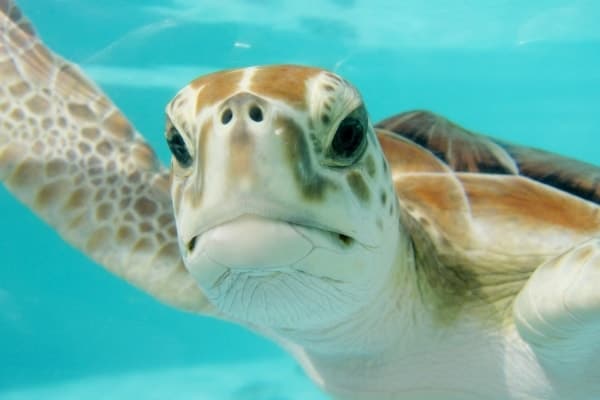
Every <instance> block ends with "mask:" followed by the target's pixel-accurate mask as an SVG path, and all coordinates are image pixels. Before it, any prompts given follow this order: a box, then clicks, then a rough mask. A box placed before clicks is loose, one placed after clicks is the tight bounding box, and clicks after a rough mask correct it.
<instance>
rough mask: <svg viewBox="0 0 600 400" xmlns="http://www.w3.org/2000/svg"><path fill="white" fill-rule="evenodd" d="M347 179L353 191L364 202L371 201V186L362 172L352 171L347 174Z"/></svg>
mask: <svg viewBox="0 0 600 400" xmlns="http://www.w3.org/2000/svg"><path fill="white" fill-rule="evenodd" d="M346 180H347V181H348V185H350V189H352V193H354V195H355V196H356V197H358V199H359V200H360V201H362V202H364V203H366V202H368V201H369V198H370V195H371V192H369V187H368V186H367V184H366V183H365V180H364V179H363V177H362V175H361V174H360V173H358V172H357V171H352V172H350V173H349V174H348V175H346Z"/></svg>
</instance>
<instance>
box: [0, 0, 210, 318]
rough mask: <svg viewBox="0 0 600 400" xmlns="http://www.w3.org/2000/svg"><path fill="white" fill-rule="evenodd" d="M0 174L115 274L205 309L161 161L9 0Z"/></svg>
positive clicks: (1, 9)
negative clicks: (187, 263)
mask: <svg viewBox="0 0 600 400" xmlns="http://www.w3.org/2000/svg"><path fill="white" fill-rule="evenodd" d="M0 180H1V181H2V182H3V183H4V184H5V185H6V187H7V188H8V189H9V190H10V191H11V192H12V193H13V194H14V195H15V196H16V197H18V198H19V199H20V200H21V201H23V202H24V203H25V204H27V205H28V206H29V207H30V208H31V209H32V210H33V211H35V212H36V213H37V214H38V215H39V216H40V217H41V218H43V219H44V220H45V221H47V222H48V223H49V224H51V225H52V226H53V227H54V228H56V230H57V231H58V232H59V233H60V234H61V236H62V237H63V238H64V239H65V240H67V241H68V242H70V243H71V244H73V245H74V246H75V247H77V248H79V249H81V250H82V251H84V252H85V253H86V254H87V255H89V256H90V257H91V258H92V259H94V260H95V261H97V262H98V263H100V264H102V265H103V266H105V267H106V268H107V269H109V270H110V271H112V272H113V273H115V274H116V275H118V276H120V277H122V278H124V279H126V280H127V281H129V282H131V283H132V284H134V285H135V286H137V287H139V288H141V289H142V290H144V291H146V292H148V293H150V294H151V295H153V296H155V297H157V298H159V299H160V300H162V301H164V302H166V303H169V304H171V305H174V306H177V307H180V308H183V309H187V310H194V311H201V312H208V309H209V306H208V303H207V301H206V299H205V296H204V295H203V293H202V292H201V291H200V289H199V288H198V287H197V285H196V284H195V281H194V280H193V278H192V277H191V276H190V275H189V273H188V272H187V270H186V269H185V267H184V265H183V263H182V260H181V258H180V254H179V250H178V244H177V232H176V229H175V222H174V216H173V212H172V209H171V201H170V194H169V175H168V171H166V170H165V169H164V168H162V167H161V166H160V164H159V162H158V160H157V158H156V157H155V155H154V152H153V151H152V149H151V148H150V147H149V146H148V145H147V144H146V143H145V141H144V140H143V139H142V137H141V136H140V135H139V134H138V133H137V132H136V131H135V130H134V128H133V127H132V126H131V125H130V124H129V122H128V121H127V120H126V119H125V117H124V116H123V115H122V114H121V113H120V111H119V110H118V109H117V108H116V107H115V106H114V105H113V104H112V103H111V101H110V100H109V99H108V98H107V97H106V96H105V95H104V94H103V93H102V92H101V91H100V90H99V89H98V88H97V87H95V86H94V85H93V84H92V83H91V82H90V81H88V80H87V79H86V77H85V76H84V75H83V74H82V72H81V71H80V70H79V69H78V68H77V67H76V66H74V65H72V64H70V63H68V62H66V61H64V60H62V59H61V58H59V57H58V56H56V55H55V54H53V53H52V52H51V51H50V50H48V49H47V48H46V47H45V46H44V45H43V44H42V42H41V41H40V39H39V38H38V37H37V36H36V34H35V32H34V31H33V28H32V27H31V25H30V24H29V22H28V21H27V20H26V19H25V18H24V17H23V16H22V14H21V12H20V11H19V9H18V8H17V7H16V5H15V4H14V2H13V1H8V0H0Z"/></svg>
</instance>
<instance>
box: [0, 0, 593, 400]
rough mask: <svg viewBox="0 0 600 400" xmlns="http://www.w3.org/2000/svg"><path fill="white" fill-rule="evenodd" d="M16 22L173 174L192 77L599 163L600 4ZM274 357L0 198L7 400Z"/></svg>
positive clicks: (334, 3) (163, 11)
mask: <svg viewBox="0 0 600 400" xmlns="http://www.w3.org/2000/svg"><path fill="white" fill-rule="evenodd" d="M524 3H527V4H524ZM20 4H21V6H22V8H23V10H24V11H25V13H26V14H27V15H28V16H29V17H30V19H32V20H33V22H34V24H35V26H36V27H37V30H38V32H39V33H40V35H41V36H42V38H43V39H44V41H45V42H46V43H47V44H48V45H49V46H50V47H51V48H52V49H53V50H55V51H57V52H58V53H60V54H61V55H63V56H64V57H66V58H68V59H70V60H73V61H75V62H77V63H80V64H82V66H83V69H84V70H85V71H87V72H88V73H89V74H90V75H91V76H92V77H93V78H94V79H95V80H96V81H97V82H98V84H99V85H100V86H101V87H102V88H103V89H104V90H105V91H106V92H107V93H108V95H109V96H110V97H111V98H112V99H113V100H114V101H115V102H116V103H117V104H118V105H119V107H121V108H122V109H123V110H124V112H125V113H126V115H128V116H129V118H130V119H131V120H132V121H133V123H134V124H135V125H136V127H137V128H138V129H139V130H140V131H141V132H142V133H143V134H144V135H145V136H146V137H147V138H148V140H149V141H150V142H151V143H152V145H153V146H154V147H155V148H156V149H157V152H158V153H159V155H160V156H161V159H162V160H164V161H166V159H167V149H166V146H165V145H164V143H163V140H162V127H163V115H164V114H163V107H164V105H165V104H166V102H167V101H168V100H169V99H170V98H171V97H172V96H173V95H174V93H175V92H176V91H177V90H178V88H179V87H181V86H183V85H185V84H186V83H187V82H188V81H189V80H191V79H192V78H194V77H195V75H198V74H202V73H206V72H209V71H213V70H217V69H223V68H229V67H237V66H247V65H255V64H268V63H302V64H311V65H317V66H321V67H326V68H329V69H332V70H335V71H336V72H338V73H340V74H342V75H343V76H344V77H346V78H347V79H349V80H350V81H352V82H353V83H355V84H356V86H357V87H358V88H359V89H360V90H361V92H362V93H363V95H364V97H365V99H366V102H367V104H368V108H369V111H370V113H371V116H372V118H373V119H374V120H378V119H380V118H383V117H385V116H388V115H390V114H393V113H396V112H400V111H403V110H408V109H413V108H427V109H431V110H434V111H436V112H438V113H441V114H444V115H446V116H448V117H450V118H452V119H454V120H456V121H457V122H459V123H461V124H463V125H465V126H467V127H469V128H472V129H474V130H477V131H480V132H485V133H488V134H491V135H493V136H497V137H502V138H504V139H507V140H511V141H514V142H517V143H522V144H527V145H533V146H537V147H541V148H545V149H549V150H552V151H556V152H560V153H562V154H565V155H568V156H572V157H577V158H580V159H583V160H586V161H588V162H591V163H595V164H599V163H600V149H599V143H600V140H599V139H598V135H599V134H600V24H599V23H598V21H600V2H595V1H591V0H590V1H584V0H581V1H577V0H572V1H557V0H555V1H550V0H549V1H528V2H523V1H508V0H505V1H500V0H480V1H466V0H463V1H450V0H447V1H444V0H423V1H418V0H409V1H387V2H386V1H358V0H357V1H353V0H320V1H310V0H306V1H303V2H293V1H288V2H285V1H275V0H261V1H253V2H251V1H246V2H244V1H227V0H223V1H201V0H199V1H193V0H187V1H186V0H160V1H159V0H151V1H142V0H136V1H127V2H125V1H117V0H110V1H102V2H100V1H94V0H22V1H21V2H20ZM236 43H237V44H236ZM280 356H282V354H281V352H280V350H279V349H278V348H276V347H275V345H273V344H271V343H269V342H267V341H265V340H263V339H260V338H257V337H256V336H254V335H252V334H250V333H248V332H246V331H245V330H243V329H241V328H238V327H236V326H232V325H229V324H226V323H222V322H217V321H213V320H209V319H204V318H198V317H195V316H191V315H187V314H184V313H180V312H178V311H175V310H172V309H169V308H167V307H165V306H162V305H160V304H158V303H157V302H155V301H154V300H152V299H151V298H149V297H148V296H146V295H144V294H142V293H140V292H138V291H136V290H135V289H133V288H131V287H129V286H127V285H126V284H124V283H123V282H121V281H119V280H117V279H115V278H113V277H112V276H111V275H109V274H108V273H106V272H105V271H104V270H102V269H101V268H98V267H97V266H95V265H93V264H92V263H91V262H90V261H88V260H87V259H86V258H85V257H84V256H83V255H82V254H80V253H78V252H77V251H75V250H73V249H71V248H70V247H69V246H67V245H66V244H64V243H63V242H62V241H61V240H60V239H59V238H58V237H57V236H56V235H55V234H54V233H53V231H51V230H50V229H49V228H48V227H46V226H45V225H44V224H42V223H41V222H40V221H38V220H37V219H36V218H35V217H34V216H33V215H32V214H31V213H30V212H29V211H28V210H27V209H25V208H24V207H23V206H21V205H20V204H19V203H17V202H16V201H15V200H14V199H13V198H12V197H11V196H10V195H9V194H8V193H7V192H6V191H5V190H4V189H0V398H2V391H3V390H8V389H15V388H18V387H28V386H32V385H41V384H48V383H52V382H58V381H63V380H74V379H80V378H82V377H85V376H92V375H98V374H104V375H106V374H111V375H113V374H120V373H125V372H130V371H139V370H149V369H153V370H157V369H161V368H165V367H171V366H194V365H199V364H206V363H220V362H235V361H239V360H245V361H247V360H251V359H255V358H275V357H280ZM141 397H142V398H144V396H143V393H142V395H141ZM175 398H176V396H175Z"/></svg>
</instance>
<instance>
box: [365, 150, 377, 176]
mask: <svg viewBox="0 0 600 400" xmlns="http://www.w3.org/2000/svg"><path fill="white" fill-rule="evenodd" d="M365 165H366V166H367V173H368V174H369V176H370V177H371V178H372V177H374V176H375V161H374V160H373V156H372V155H371V154H369V155H368V156H367V158H366V160H365Z"/></svg>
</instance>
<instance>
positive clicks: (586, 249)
mask: <svg viewBox="0 0 600 400" xmlns="http://www.w3.org/2000/svg"><path fill="white" fill-rule="evenodd" d="M514 317H515V322H516V325H517V329H518V331H519V333H520V335H521V336H522V337H523V339H525V341H527V342H528V343H529V344H530V345H531V346H532V348H533V350H534V351H535V352H536V354H537V355H538V356H540V357H541V358H542V359H544V360H545V361H546V362H549V363H550V364H552V363H553V362H558V363H561V364H562V363H565V362H574V363H576V364H580V363H585V362H586V361H587V360H588V359H589V357H592V356H594V355H595V356H598V352H599V351H600V238H595V239H591V240H588V241H586V242H585V243H583V244H580V245H579V246H577V247H575V248H573V249H571V250H569V251H568V252H566V253H564V254H562V255H561V256H559V257H557V258H554V259H551V260H549V261H547V262H546V263H544V264H543V265H541V266H540V267H539V268H538V269H537V270H536V271H535V272H534V274H533V275H532V276H531V278H530V279H529V281H528V282H527V284H526V285H525V287H524V288H523V290H522V291H521V293H520V294H519V296H518V297H517V299H516V302H515V306H514Z"/></svg>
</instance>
